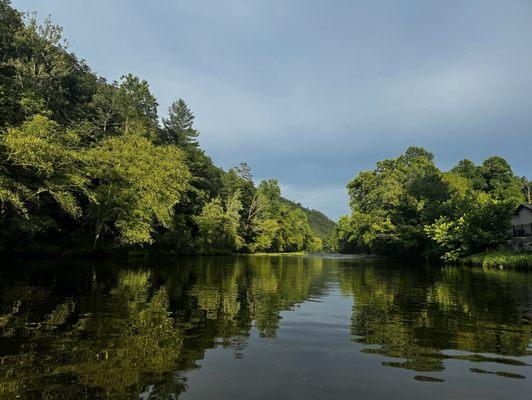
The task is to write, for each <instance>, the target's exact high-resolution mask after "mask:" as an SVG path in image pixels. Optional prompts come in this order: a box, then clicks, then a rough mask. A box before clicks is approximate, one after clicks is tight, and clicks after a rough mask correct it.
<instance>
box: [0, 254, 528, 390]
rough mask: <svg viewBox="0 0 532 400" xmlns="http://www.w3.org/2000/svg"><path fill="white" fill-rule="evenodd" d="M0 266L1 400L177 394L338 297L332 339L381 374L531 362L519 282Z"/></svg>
mask: <svg viewBox="0 0 532 400" xmlns="http://www.w3.org/2000/svg"><path fill="white" fill-rule="evenodd" d="M3 264H4V265H2V269H1V271H2V274H1V277H0V291H1V309H0V398H4V397H5V398H11V397H15V396H19V398H23V399H34V398H46V399H70V398H72V399H74V398H76V399H77V398H94V399H100V398H101V399H129V398H139V396H140V398H146V399H147V398H153V399H155V398H157V399H166V398H168V399H172V398H177V397H178V396H179V395H180V394H183V393H185V392H186V391H187V388H188V385H189V381H188V376H187V375H188V373H189V372H190V371H194V370H196V369H197V368H198V367H199V366H200V364H201V362H202V360H203V359H204V358H205V355H206V351H207V350H208V349H213V348H223V349H225V351H228V352H231V353H232V354H233V356H234V357H233V358H234V359H241V358H242V357H243V356H244V355H245V354H246V351H247V349H248V347H249V346H250V340H249V339H250V335H251V333H252V332H256V334H257V335H258V337H259V338H264V339H265V340H276V338H277V336H278V334H279V332H280V331H282V329H283V328H282V321H281V314H283V315H286V314H285V313H283V311H285V312H286V311H288V312H289V313H297V306H298V305H299V304H301V303H304V302H308V301H320V302H327V299H328V296H329V295H330V293H331V292H332V291H333V290H339V291H340V294H341V295H342V296H348V297H349V298H352V299H353V300H352V302H353V306H352V314H351V316H349V315H346V316H345V324H346V326H348V327H349V330H350V334H351V335H350V336H349V334H347V335H345V336H342V339H341V340H342V341H343V342H345V341H352V342H353V343H355V344H356V345H359V346H361V352H362V353H359V354H361V355H362V354H367V355H370V356H371V357H380V358H381V359H382V361H381V363H382V366H383V371H382V372H383V373H385V371H386V370H387V369H388V367H392V368H403V369H407V370H413V371H418V372H423V373H422V374H417V375H415V376H412V377H413V378H415V380H417V381H421V382H440V383H441V382H443V381H445V380H446V379H442V377H441V376H438V377H434V376H430V375H427V373H434V372H442V371H444V370H445V369H446V368H449V367H448V366H447V363H448V362H449V361H454V362H462V363H463V362H466V363H469V364H471V367H468V368H469V369H468V370H469V372H468V373H469V374H471V375H472V376H474V375H478V374H492V375H495V376H497V377H503V378H514V379H517V378H521V379H522V378H526V376H525V375H526V373H525V372H522V373H516V372H508V371H506V372H505V371H504V370H499V369H494V368H493V366H494V365H495V366H511V367H512V368H523V369H526V368H528V364H527V362H526V361H525V356H529V355H531V349H530V342H531V332H532V330H531V325H530V318H531V317H532V303H531V301H532V275H527V274H519V273H513V272H504V271H483V270H480V269H468V268H457V267H436V268H434V267H433V268H428V267H413V266H407V265H399V264H394V263H393V262H391V261H382V260H375V259H353V258H350V259H342V258H338V257H336V258H327V257H282V256H276V257H269V256H260V257H259V256H257V257H246V256H241V257H195V258H181V259H149V260H138V259H137V260H131V261H127V260H118V261H117V260H114V261H110V260H106V261H68V260H62V261H51V260H46V261H9V262H4V263H3ZM290 310H292V311H290ZM288 315H290V314H288ZM314 317H315V318H317V319H319V318H320V316H319V315H318V316H314ZM311 326H312V325H311ZM331 340H333V339H331ZM261 343H263V342H261ZM264 343H266V342H264ZM333 345H334V343H333ZM353 362H356V360H354V361H353ZM475 365H478V366H483V365H489V366H491V367H490V368H489V370H487V369H484V368H479V367H475ZM331 368H332V369H334V365H331ZM263 372H264V371H263ZM263 372H260V373H263ZM266 372H267V371H266ZM257 373H259V372H257ZM220 390H222V389H220ZM242 398H245V396H243V397H242Z"/></svg>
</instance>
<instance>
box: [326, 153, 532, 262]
mask: <svg viewBox="0 0 532 400" xmlns="http://www.w3.org/2000/svg"><path fill="white" fill-rule="evenodd" d="M530 185H531V183H530V182H529V181H528V180H527V179H526V178H524V177H523V178H520V177H517V176H515V175H514V173H513V172H512V169H511V167H510V165H509V164H508V163H507V162H506V161H505V160H504V159H503V158H501V157H490V158H488V159H486V160H485V161H484V162H483V163H482V165H475V164H474V163H473V162H471V161H469V160H462V161H460V162H459V163H458V165H456V166H455V167H454V168H453V169H451V170H450V171H448V172H442V171H440V170H439V169H438V168H437V167H436V165H435V164H434V161H433V154H432V153H430V152H428V151H426V150H425V149H422V148H419V147H410V148H408V150H406V152H405V153H404V154H402V155H400V156H399V157H398V158H395V159H386V160H383V161H380V162H378V163H377V167H376V168H375V169H374V170H371V171H363V172H361V173H360V174H358V176H357V177H356V178H355V179H353V180H352V181H351V182H349V183H348V185H347V188H348V191H349V198H350V208H351V214H350V215H348V216H344V217H342V218H340V220H339V222H338V224H337V227H336V229H335V231H334V232H333V234H332V235H331V237H330V238H329V245H330V247H331V248H332V250H333V251H338V252H344V253H356V252H369V253H374V254H383V255H395V256H404V257H419V256H424V257H427V258H440V259H443V260H457V259H459V258H461V257H463V256H465V255H468V254H472V253H476V252H480V251H484V250H489V249H494V248H497V247H499V246H501V245H503V244H504V243H505V241H506V239H507V235H508V230H509V229H510V221H511V216H512V213H513V212H514V210H515V207H516V206H517V205H518V204H519V203H522V202H530Z"/></svg>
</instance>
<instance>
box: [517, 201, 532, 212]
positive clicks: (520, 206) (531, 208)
mask: <svg viewBox="0 0 532 400" xmlns="http://www.w3.org/2000/svg"><path fill="white" fill-rule="evenodd" d="M521 208H526V209H528V210H530V211H532V204H525V203H523V204H519V207H517V210H516V211H517V212H519V210H521Z"/></svg>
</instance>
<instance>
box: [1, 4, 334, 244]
mask: <svg viewBox="0 0 532 400" xmlns="http://www.w3.org/2000/svg"><path fill="white" fill-rule="evenodd" d="M176 79H178V77H176ZM157 106H158V103H157V100H156V98H155V97H154V96H153V94H152V93H151V92H150V88H149V85H148V83H147V82H146V81H145V80H142V79H140V78H139V77H137V76H134V75H132V74H125V75H123V76H122V77H121V79H120V80H118V81H115V82H107V81H106V80H105V79H104V78H102V77H99V76H97V75H96V74H94V73H93V72H92V71H91V69H90V67H89V66H88V65H87V64H86V63H85V62H84V61H82V60H80V59H78V58H77V56H76V55H75V54H73V53H71V52H70V51H69V48H68V43H67V42H66V40H65V39H64V38H63V34H62V30H61V28H60V27H58V26H56V25H54V24H53V23H52V22H51V21H50V20H49V19H47V20H46V21H45V22H44V23H43V24H39V23H38V22H37V18H36V16H35V15H34V14H23V13H20V12H18V11H17V10H15V9H13V7H12V6H11V4H10V2H9V0H0V161H1V162H0V225H1V227H2V229H1V230H0V251H2V252H25V253H29V252H35V253H51V254H64V253H70V252H78V253H93V252H96V253H111V252H117V251H128V252H131V251H143V252H157V253H176V254H181V253H220V252H223V253H226V252H234V251H242V252H256V251H267V252H268V251H272V252H284V251H301V250H309V251H318V250H320V249H321V247H322V243H321V239H320V238H319V237H318V236H322V237H323V236H324V234H325V232H326V230H327V229H329V230H330V228H331V226H330V223H328V222H327V223H323V222H320V223H319V225H320V226H322V225H323V226H324V227H325V225H327V224H328V225H327V227H326V228H321V227H320V228H319V229H318V230H317V231H316V232H314V231H313V229H312V228H311V226H310V225H309V221H308V218H307V214H308V212H307V211H305V210H304V209H302V208H300V207H296V206H293V205H292V204H291V203H290V202H287V201H285V200H284V199H282V198H281V193H280V189H279V185H278V184H277V181H276V180H273V179H272V180H266V181H263V182H260V183H259V184H258V185H255V184H254V182H253V180H252V175H251V171H250V168H249V166H248V165H247V164H246V163H240V164H239V165H238V166H237V167H235V168H232V169H230V170H229V171H224V170H222V169H221V168H219V167H217V166H215V165H214V164H213V162H212V161H211V159H210V158H209V157H208V156H207V155H206V154H205V152H204V151H203V150H202V149H201V148H200V146H199V141H198V138H199V132H198V131H197V130H196V129H195V127H194V114H193V113H192V111H191V110H190V109H189V107H188V105H187V104H186V103H185V101H183V100H182V99H179V100H177V101H176V102H174V103H173V104H172V105H171V107H170V108H169V110H168V113H167V115H165V116H163V117H162V119H160V118H159V115H158V113H157ZM312 215H314V214H312Z"/></svg>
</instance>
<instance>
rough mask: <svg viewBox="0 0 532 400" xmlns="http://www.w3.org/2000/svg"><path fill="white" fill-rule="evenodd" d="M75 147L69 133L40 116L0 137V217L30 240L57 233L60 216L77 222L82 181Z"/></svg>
mask: <svg viewBox="0 0 532 400" xmlns="http://www.w3.org/2000/svg"><path fill="white" fill-rule="evenodd" d="M78 145H79V139H78V137H77V136H76V135H75V133H73V132H71V131H67V130H64V129H62V128H61V127H60V126H59V125H58V124H57V123H56V122H54V121H51V120H50V119H48V118H47V117H45V116H42V115H36V116H34V117H33V118H32V119H31V120H28V121H27V122H25V123H24V124H22V125H21V126H20V127H19V128H10V129H8V130H7V132H6V133H5V134H3V135H0V152H1V153H2V158H3V162H2V163H1V164H0V204H1V207H2V209H3V211H4V212H3V213H2V216H1V217H0V218H2V219H5V220H8V221H11V223H14V224H16V227H17V228H18V229H20V230H21V231H23V232H25V234H26V235H27V234H30V235H33V234H36V233H39V232H41V233H43V232H46V231H47V230H48V229H49V228H53V227H55V228H58V218H60V217H61V213H64V214H65V215H67V216H69V217H71V218H78V217H80V216H81V207H80V204H79V201H78V197H79V196H80V195H82V194H86V193H87V188H86V186H87V179H86V178H85V177H84V175H83V172H82V168H83V163H82V155H81V153H80V151H79V148H78Z"/></svg>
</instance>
